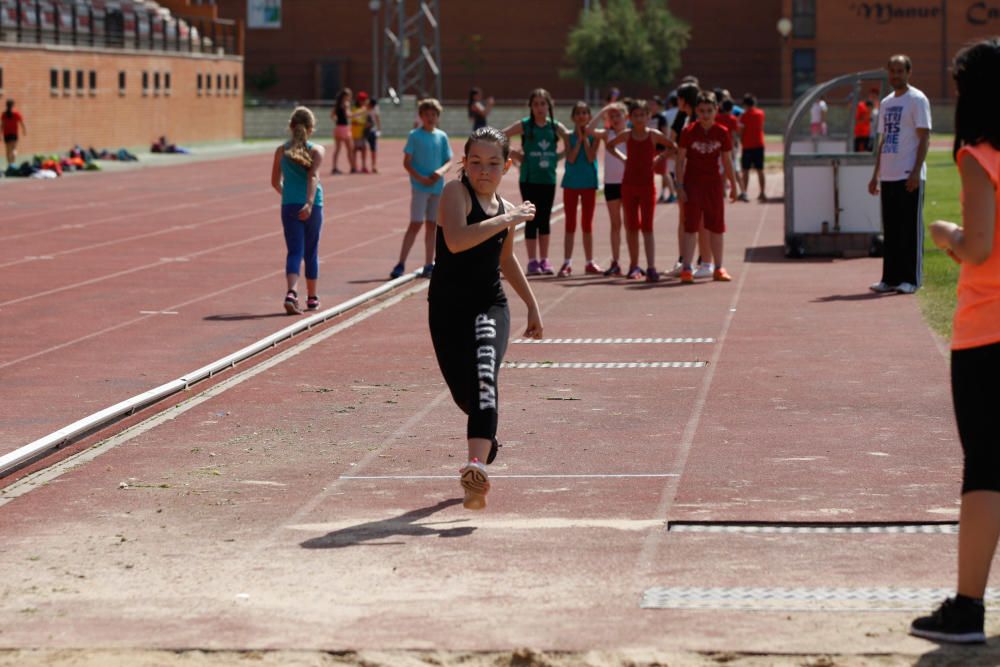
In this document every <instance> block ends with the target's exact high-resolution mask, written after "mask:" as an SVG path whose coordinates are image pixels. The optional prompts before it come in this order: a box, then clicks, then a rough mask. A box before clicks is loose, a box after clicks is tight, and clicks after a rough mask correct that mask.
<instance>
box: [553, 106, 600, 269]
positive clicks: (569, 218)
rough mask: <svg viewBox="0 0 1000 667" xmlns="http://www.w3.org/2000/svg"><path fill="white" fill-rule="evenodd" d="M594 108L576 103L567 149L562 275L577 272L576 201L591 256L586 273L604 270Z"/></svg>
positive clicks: (587, 255) (584, 250) (588, 253)
mask: <svg viewBox="0 0 1000 667" xmlns="http://www.w3.org/2000/svg"><path fill="white" fill-rule="evenodd" d="M589 123H590V107H589V106H587V103H586V102H577V103H576V104H575V105H574V106H573V126H574V127H573V134H571V135H569V140H568V141H567V146H568V147H567V149H566V172H565V173H564V174H563V180H562V186H563V205H564V211H565V213H566V239H565V243H564V248H563V249H564V250H565V260H564V261H563V265H562V268H561V269H559V276H560V277H566V276H568V275H570V274H571V273H573V266H572V264H573V240H574V237H575V236H576V204H577V201H579V202H580V204H581V206H582V208H583V217H582V218H581V224H580V226H581V227H582V228H583V253H584V255H585V256H586V258H587V266H586V267H585V269H584V271H585V272H586V273H601V267H599V266H598V265H597V264H595V263H594V206H595V205H596V203H597V146H598V144H599V143H600V141H601V140H600V139H598V138H596V137H594V136H593V135H592V134H591V133H590V132H588V125H589Z"/></svg>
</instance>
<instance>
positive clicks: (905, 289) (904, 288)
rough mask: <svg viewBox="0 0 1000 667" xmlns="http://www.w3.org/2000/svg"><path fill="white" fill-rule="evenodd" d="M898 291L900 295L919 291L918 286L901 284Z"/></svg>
mask: <svg viewBox="0 0 1000 667" xmlns="http://www.w3.org/2000/svg"><path fill="white" fill-rule="evenodd" d="M896 291H897V292H899V293H900V294H913V293H914V292H916V291H917V286H916V285H914V284H913V283H899V287H897V288H896Z"/></svg>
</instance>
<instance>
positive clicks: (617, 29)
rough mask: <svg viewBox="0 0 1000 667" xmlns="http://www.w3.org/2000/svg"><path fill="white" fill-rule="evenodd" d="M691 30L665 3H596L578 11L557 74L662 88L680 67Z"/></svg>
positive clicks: (612, 0) (653, 0)
mask: <svg viewBox="0 0 1000 667" xmlns="http://www.w3.org/2000/svg"><path fill="white" fill-rule="evenodd" d="M690 37H691V29H690V27H689V26H688V24H687V23H685V22H684V21H682V20H680V19H679V18H677V17H676V16H674V15H673V14H672V13H670V10H669V9H668V8H667V3H666V0H645V1H644V2H643V3H642V9H641V10H640V9H638V8H637V7H636V3H635V0H605V2H603V3H602V2H600V1H596V2H595V3H594V6H593V7H592V8H591V9H589V10H583V11H582V12H581V13H580V18H579V20H578V21H577V23H576V25H575V26H574V27H573V29H572V31H571V32H570V34H569V40H568V43H567V45H566V57H567V59H568V60H569V61H570V62H571V63H572V65H573V66H572V67H571V68H568V69H564V70H562V71H561V72H560V73H561V75H562V76H563V77H565V78H576V79H582V80H584V81H587V82H588V83H590V84H591V85H595V86H598V87H601V88H603V87H605V86H608V85H610V84H629V83H631V84H636V85H643V86H650V87H654V88H663V87H665V86H667V85H668V84H669V83H670V82H671V81H672V80H673V79H674V75H675V73H676V72H677V71H678V69H679V68H680V66H681V51H683V50H684V48H685V47H686V46H687V44H688V41H689V40H690Z"/></svg>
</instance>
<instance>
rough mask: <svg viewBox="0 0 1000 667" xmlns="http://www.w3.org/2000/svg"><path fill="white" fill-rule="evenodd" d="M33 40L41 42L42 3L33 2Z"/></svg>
mask: <svg viewBox="0 0 1000 667" xmlns="http://www.w3.org/2000/svg"><path fill="white" fill-rule="evenodd" d="M35 41H36V42H37V43H39V44H41V43H42V3H40V2H36V3H35Z"/></svg>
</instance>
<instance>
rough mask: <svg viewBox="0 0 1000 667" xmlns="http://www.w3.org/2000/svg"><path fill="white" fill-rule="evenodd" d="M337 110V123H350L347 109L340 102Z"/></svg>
mask: <svg viewBox="0 0 1000 667" xmlns="http://www.w3.org/2000/svg"><path fill="white" fill-rule="evenodd" d="M336 112H337V125H347V124H348V121H347V111H346V110H345V109H344V107H342V106H340V105H339V104H338V105H337V109H336Z"/></svg>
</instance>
